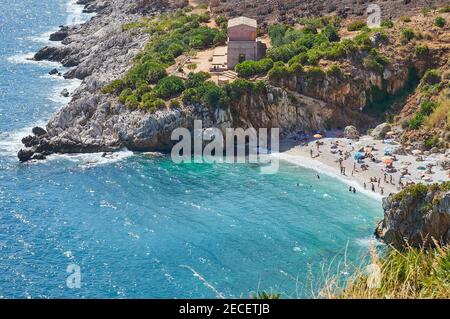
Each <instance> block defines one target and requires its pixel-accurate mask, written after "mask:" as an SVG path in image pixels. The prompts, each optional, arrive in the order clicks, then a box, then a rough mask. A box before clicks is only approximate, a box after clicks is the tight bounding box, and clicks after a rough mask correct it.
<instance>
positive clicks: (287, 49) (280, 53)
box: [267, 44, 297, 62]
mask: <svg viewBox="0 0 450 319" xmlns="http://www.w3.org/2000/svg"><path fill="white" fill-rule="evenodd" d="M296 54H297V52H296V51H295V50H294V47H293V46H292V45H291V44H285V45H282V46H278V47H273V48H270V49H269V50H267V57H268V58H270V59H272V60H273V61H283V62H288V61H289V60H290V59H292V58H293V57H294V56H295V55H296Z"/></svg>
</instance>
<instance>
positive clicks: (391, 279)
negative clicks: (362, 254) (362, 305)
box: [320, 246, 450, 299]
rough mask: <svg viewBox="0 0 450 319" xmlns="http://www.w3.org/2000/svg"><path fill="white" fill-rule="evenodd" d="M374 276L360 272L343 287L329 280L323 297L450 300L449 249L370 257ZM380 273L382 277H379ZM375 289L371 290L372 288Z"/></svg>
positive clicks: (407, 250) (410, 251)
mask: <svg viewBox="0 0 450 319" xmlns="http://www.w3.org/2000/svg"><path fill="white" fill-rule="evenodd" d="M371 259H372V265H371V266H370V267H371V268H369V269H370V270H371V271H370V272H371V274H369V273H368V272H367V270H366V271H363V270H361V269H357V270H356V272H355V275H353V276H352V277H351V278H350V279H349V280H347V282H345V283H344V288H343V287H342V280H341V279H340V278H339V277H334V278H332V279H331V280H328V282H327V285H326V287H325V288H324V289H323V290H322V292H321V294H320V297H323V298H332V299H336V298H337V299H387V298H395V299H423V298H433V299H434V298H436V299H450V246H447V247H445V248H437V249H434V250H424V249H415V248H407V249H405V250H404V251H398V250H395V249H393V248H390V249H389V251H388V252H386V254H385V255H384V257H381V258H379V257H378V256H377V254H376V253H372V254H371ZM377 270H379V272H378V273H379V274H380V276H377V275H376V273H377ZM371 287H372V288H371Z"/></svg>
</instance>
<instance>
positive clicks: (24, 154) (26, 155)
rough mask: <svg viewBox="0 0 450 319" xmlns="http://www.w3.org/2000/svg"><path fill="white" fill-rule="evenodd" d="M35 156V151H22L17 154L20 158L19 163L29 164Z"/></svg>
mask: <svg viewBox="0 0 450 319" xmlns="http://www.w3.org/2000/svg"><path fill="white" fill-rule="evenodd" d="M33 155H34V151H33V150H31V149H22V150H20V151H19V153H17V157H19V161H21V162H22V163H23V162H28V161H29V160H31V157H32V156H33Z"/></svg>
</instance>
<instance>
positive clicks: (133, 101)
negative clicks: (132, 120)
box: [125, 94, 139, 109]
mask: <svg viewBox="0 0 450 319" xmlns="http://www.w3.org/2000/svg"><path fill="white" fill-rule="evenodd" d="M125 106H126V107H127V108H129V109H134V108H137V107H138V106H139V101H138V100H137V98H136V96H134V95H133V94H131V95H129V96H127V98H126V100H125Z"/></svg>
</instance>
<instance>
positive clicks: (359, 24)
mask: <svg viewBox="0 0 450 319" xmlns="http://www.w3.org/2000/svg"><path fill="white" fill-rule="evenodd" d="M366 26H367V24H366V22H365V21H363V20H356V21H353V22H351V23H350V24H349V25H348V26H347V30H348V31H359V30H361V29H362V28H364V27H366Z"/></svg>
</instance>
